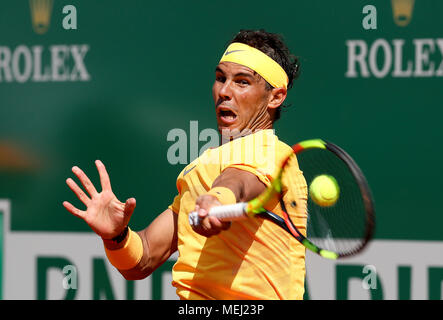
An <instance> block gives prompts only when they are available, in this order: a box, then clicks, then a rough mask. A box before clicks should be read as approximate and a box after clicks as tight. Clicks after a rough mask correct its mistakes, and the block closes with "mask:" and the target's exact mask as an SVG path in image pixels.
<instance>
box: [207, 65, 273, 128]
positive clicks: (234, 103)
mask: <svg viewBox="0 0 443 320" xmlns="http://www.w3.org/2000/svg"><path fill="white" fill-rule="evenodd" d="M269 95H270V91H269V90H266V82H265V80H264V79H263V78H262V77H261V76H260V75H259V74H257V73H256V72H254V71H253V70H251V69H250V68H248V67H245V66H242V65H239V64H237V63H233V62H221V63H220V64H219V65H218V66H217V68H216V70H215V82H214V85H213V87H212V96H213V98H214V103H215V108H216V115H217V124H218V129H219V131H220V132H222V131H224V130H230V131H231V132H232V131H233V130H235V132H237V130H238V132H240V133H241V132H242V131H243V130H244V129H251V130H252V131H254V130H255V129H266V128H270V127H272V121H271V119H270V116H269V113H268V112H267V108H268V102H269Z"/></svg>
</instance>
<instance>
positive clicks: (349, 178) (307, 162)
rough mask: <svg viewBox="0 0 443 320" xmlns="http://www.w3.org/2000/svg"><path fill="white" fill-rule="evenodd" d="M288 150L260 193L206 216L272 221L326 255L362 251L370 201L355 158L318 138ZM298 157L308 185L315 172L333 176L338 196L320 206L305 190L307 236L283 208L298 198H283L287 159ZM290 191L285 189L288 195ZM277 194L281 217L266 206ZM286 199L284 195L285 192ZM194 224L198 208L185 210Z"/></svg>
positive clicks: (370, 227)
mask: <svg viewBox="0 0 443 320" xmlns="http://www.w3.org/2000/svg"><path fill="white" fill-rule="evenodd" d="M292 149H293V153H291V154H290V155H289V156H288V157H287V158H286V159H284V161H283V162H282V166H281V168H280V169H279V171H278V174H277V176H276V178H275V179H274V180H273V181H272V183H271V186H270V187H268V188H267V189H266V190H265V191H264V192H263V193H262V194H261V195H259V196H258V197H257V198H255V199H253V200H251V201H249V202H241V203H236V204H232V205H223V206H218V207H213V208H211V209H210V210H209V213H208V215H211V216H215V217H217V218H218V219H220V220H221V221H230V220H238V219H244V218H263V219H267V220H270V221H272V222H274V223H275V224H277V225H278V226H280V227H281V228H283V229H284V230H286V231H287V232H289V233H290V234H291V235H292V236H294V237H295V238H296V239H297V240H298V241H299V242H300V243H301V244H302V245H304V246H305V247H306V248H307V249H309V250H311V251H313V252H315V253H317V254H319V255H320V256H322V257H325V258H329V259H339V258H344V257H348V256H353V255H355V254H357V253H359V252H361V251H362V250H363V249H364V248H365V247H366V246H367V244H368V243H369V241H370V240H371V239H372V237H373V234H374V229H375V210H374V202H373V198H372V195H371V191H370V189H369V185H368V183H367V181H366V178H365V176H364V175H363V173H362V171H361V170H360V168H359V167H358V166H357V164H356V163H355V161H354V160H353V159H352V158H351V157H350V156H349V155H348V154H347V153H346V152H345V151H344V150H343V149H341V148H340V147H338V146H337V145H335V144H333V143H330V142H326V141H323V140H320V139H314V140H306V141H302V142H300V143H297V144H295V145H294V146H292ZM293 156H296V157H297V161H298V163H299V167H300V169H301V170H302V171H303V175H304V177H305V179H306V182H307V185H308V186H310V185H311V182H312V181H313V180H314V179H315V178H316V177H318V176H321V175H327V176H332V177H333V178H335V181H336V183H337V184H338V187H339V190H340V192H339V197H338V199H337V200H336V201H335V202H334V203H333V204H332V205H324V204H323V203H322V204H319V202H318V201H315V199H313V198H312V197H311V195H310V193H309V192H308V200H307V223H306V236H304V235H303V234H302V233H301V232H300V231H299V230H298V229H297V227H296V226H295V224H294V223H293V221H292V220H291V218H290V217H289V214H288V211H287V206H288V205H290V206H292V207H294V206H296V205H297V199H285V200H283V198H284V197H283V196H284V195H283V191H282V190H283V188H282V187H283V185H282V177H283V176H284V175H285V166H286V165H287V164H288V162H289V160H290V159H291V157H293ZM287 194H288V195H289V193H287ZM276 195H277V196H278V197H279V201H280V205H281V208H282V212H283V214H282V216H279V215H277V214H275V213H274V212H271V211H268V210H266V209H265V208H264V206H266V203H267V202H268V201H269V200H270V199H271V198H273V197H274V196H276ZM286 198H287V196H286ZM189 223H190V224H191V225H192V226H197V225H199V224H200V218H199V217H198V213H197V212H191V213H190V214H189Z"/></svg>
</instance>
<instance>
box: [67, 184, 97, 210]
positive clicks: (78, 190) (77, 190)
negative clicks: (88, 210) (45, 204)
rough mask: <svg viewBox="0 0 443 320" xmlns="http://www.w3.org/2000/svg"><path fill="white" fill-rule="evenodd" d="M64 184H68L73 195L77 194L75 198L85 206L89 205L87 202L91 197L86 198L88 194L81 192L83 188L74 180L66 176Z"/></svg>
mask: <svg viewBox="0 0 443 320" xmlns="http://www.w3.org/2000/svg"><path fill="white" fill-rule="evenodd" d="M66 184H67V185H68V187H69V188H70V189H71V190H72V192H74V193H75V195H76V196H77V198H79V199H80V201H81V202H83V204H84V205H85V206H88V205H89V202H90V201H91V199H89V198H88V196H87V195H86V194H85V193H84V192H83V190H82V189H81V188H80V187H79V186H78V185H77V183H75V181H74V180H72V179H71V178H68V179H67V180H66Z"/></svg>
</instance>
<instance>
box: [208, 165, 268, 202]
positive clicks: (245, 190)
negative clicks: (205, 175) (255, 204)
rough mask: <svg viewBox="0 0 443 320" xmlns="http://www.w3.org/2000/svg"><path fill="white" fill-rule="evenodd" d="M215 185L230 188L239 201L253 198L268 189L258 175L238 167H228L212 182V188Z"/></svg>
mask: <svg viewBox="0 0 443 320" xmlns="http://www.w3.org/2000/svg"><path fill="white" fill-rule="evenodd" d="M215 187H225V188H228V189H230V190H231V191H232V192H233V193H234V195H235V198H236V200H237V202H244V201H249V200H252V199H253V198H255V197H257V196H258V195H259V194H260V193H262V192H263V191H264V190H265V189H266V186H265V184H264V183H263V182H261V181H260V180H259V179H258V178H257V176H255V175H254V174H252V173H250V172H247V171H244V170H240V169H236V168H228V169H226V170H225V171H223V173H222V174H221V175H219V176H218V177H217V179H215V181H214V183H213V184H212V188H215Z"/></svg>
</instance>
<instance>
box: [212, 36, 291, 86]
mask: <svg viewBox="0 0 443 320" xmlns="http://www.w3.org/2000/svg"><path fill="white" fill-rule="evenodd" d="M223 61H227V62H235V63H238V64H241V65H243V66H245V67H248V68H250V69H252V70H254V71H255V72H257V73H258V74H259V75H261V76H262V77H263V78H264V79H265V80H266V81H267V82H268V83H269V84H270V85H271V86H273V87H274V88H285V89H286V88H287V86H288V76H287V75H286V72H285V70H283V68H282V67H281V66H280V65H279V64H278V63H277V62H275V61H274V60H273V59H272V58H270V57H269V56H267V55H266V54H265V53H263V52H261V51H260V50H258V49H255V48H253V47H250V46H248V45H247V44H244V43H239V42H234V43H231V44H230V45H229V47H228V48H227V49H226V51H225V53H224V54H223V57H222V58H221V59H220V62H223Z"/></svg>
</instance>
